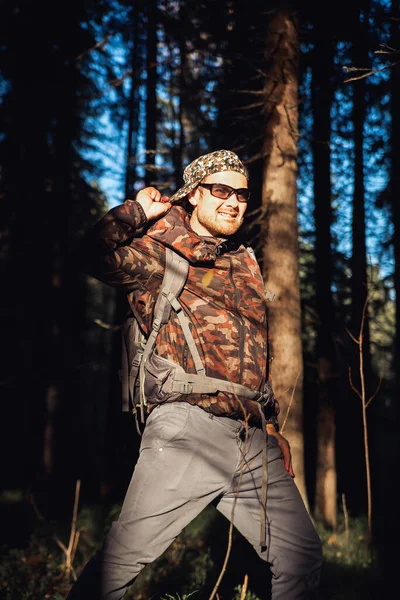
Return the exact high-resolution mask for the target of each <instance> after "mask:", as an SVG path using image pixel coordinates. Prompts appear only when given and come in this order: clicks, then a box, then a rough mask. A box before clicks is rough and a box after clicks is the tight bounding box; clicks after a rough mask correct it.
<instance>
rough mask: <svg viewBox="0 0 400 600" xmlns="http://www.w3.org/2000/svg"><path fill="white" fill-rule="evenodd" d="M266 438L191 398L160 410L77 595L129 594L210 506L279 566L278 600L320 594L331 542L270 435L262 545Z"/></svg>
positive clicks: (72, 597) (275, 572) (275, 576)
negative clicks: (322, 535)
mask: <svg viewBox="0 0 400 600" xmlns="http://www.w3.org/2000/svg"><path fill="white" fill-rule="evenodd" d="M264 443H265V437H264V435H263V433H262V431H261V430H260V429H258V428H249V431H248V436H247V441H245V436H244V435H243V424H242V422H241V421H235V420H232V419H228V418H225V417H212V416H210V415H209V414H208V413H206V412H205V411H204V410H202V409H201V408H198V407H196V406H191V405H190V404H188V403H186V402H174V403H172V404H164V405H161V406H159V407H157V408H156V409H154V410H153V412H152V413H151V414H150V416H149V418H148V420H147V424H146V428H145V431H144V434H143V438H142V443H141V447H140V456H139V460H138V462H137V464H136V467H135V470H134V473H133V477H132V480H131V483H130V485H129V488H128V491H127V493H126V496H125V500H124V503H123V506H122V509H121V513H120V516H119V519H118V521H116V522H114V523H113V525H112V526H111V529H110V531H109V533H108V535H107V537H106V540H105V543H104V545H103V547H102V549H101V550H100V551H99V552H98V553H97V554H96V555H95V556H94V557H93V558H92V559H91V560H90V561H89V562H88V564H87V565H86V567H85V569H84V570H83V571H82V573H81V575H80V576H79V578H78V580H77V581H76V583H75V584H74V585H73V587H72V589H71V591H70V593H69V595H68V598H67V600H76V599H77V598H80V599H83V598H85V599H88V598H90V599H91V600H96V599H99V600H100V599H104V598H107V599H108V600H117V599H118V598H122V597H123V596H124V594H125V592H126V591H127V589H128V588H129V587H130V586H131V585H132V583H133V581H134V579H135V578H136V576H137V575H138V574H139V573H140V571H141V570H142V569H143V567H145V566H146V565H147V564H149V563H151V562H152V561H154V560H155V559H156V558H158V557H159V556H160V555H161V554H162V553H163V552H164V551H165V550H166V549H167V548H168V546H169V545H170V544H171V543H172V542H173V541H174V540H175V538H176V537H177V536H178V535H179V533H180V532H181V531H182V529H183V528H184V527H185V526H186V525H188V524H189V523H190V522H191V521H192V520H193V519H194V518H195V517H196V516H197V515H198V514H199V513H200V512H201V511H202V510H203V509H204V508H205V507H206V506H207V505H208V504H209V503H210V502H212V501H213V500H215V499H219V502H218V505H217V508H218V510H219V511H220V512H221V513H222V514H223V515H225V516H226V517H227V518H228V519H231V518H232V510H233V507H234V502H235V497H236V498H237V500H236V505H235V509H234V519H233V521H234V525H235V527H236V528H237V529H238V530H239V531H240V532H241V533H242V534H243V535H244V536H245V537H246V538H247V540H248V541H249V542H250V544H252V545H253V546H254V549H255V551H256V552H257V554H258V555H259V556H260V557H261V559H262V560H264V561H266V562H267V563H268V564H269V565H270V568H271V572H272V598H273V600H300V599H302V600H303V599H310V598H314V597H315V593H316V590H317V588H318V582H319V573H320V568H321V564H322V552H321V542H320V539H319V537H318V535H317V534H316V532H315V529H314V526H313V524H312V522H311V519H310V517H309V515H308V512H307V510H306V508H305V506H304V504H303V501H302V499H301V496H300V494H299V492H298V490H297V487H296V485H295V483H294V481H293V479H292V478H291V477H290V476H289V474H288V473H287V472H286V470H285V469H284V466H283V461H282V458H281V452H280V450H279V447H278V446H277V443H276V440H275V439H274V438H273V436H269V438H268V497H267V510H266V514H267V546H266V548H265V549H264V550H262V549H261V547H260V545H259V542H260V501H259V498H260V494H261V475H262V448H263V444H264Z"/></svg>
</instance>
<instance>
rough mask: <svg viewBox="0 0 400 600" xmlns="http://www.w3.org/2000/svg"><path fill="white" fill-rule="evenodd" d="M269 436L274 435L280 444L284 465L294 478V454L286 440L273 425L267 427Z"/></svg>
mask: <svg viewBox="0 0 400 600" xmlns="http://www.w3.org/2000/svg"><path fill="white" fill-rule="evenodd" d="M267 433H268V435H273V436H274V437H275V439H276V441H277V442H278V446H279V448H280V450H281V452H282V458H283V465H284V467H285V469H286V471H287V472H288V473H289V475H290V476H291V477H294V471H293V467H292V454H291V452H290V445H289V442H288V441H287V439H286V438H284V437H283V435H281V434H280V433H278V432H277V431H276V429H275V427H274V426H273V425H269V424H268V425H267Z"/></svg>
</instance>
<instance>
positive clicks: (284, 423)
mask: <svg viewBox="0 0 400 600" xmlns="http://www.w3.org/2000/svg"><path fill="white" fill-rule="evenodd" d="M299 377H300V371H299V372H298V373H297V377H296V381H295V382H294V386H293V390H292V395H291V396H290V401H289V406H288V407H287V411H286V415H285V418H284V420H283V423H282V427H281V433H283V431H284V429H285V425H286V422H287V420H288V418H289V413H290V409H291V407H292V403H293V398H294V393H295V391H296V386H297V382H298V380H299Z"/></svg>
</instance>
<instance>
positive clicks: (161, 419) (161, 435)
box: [140, 402, 190, 452]
mask: <svg viewBox="0 0 400 600" xmlns="http://www.w3.org/2000/svg"><path fill="white" fill-rule="evenodd" d="M189 408H190V406H189V404H187V403H186V402H171V403H168V404H162V405H160V406H157V407H155V408H153V410H152V412H151V414H150V415H149V417H148V419H147V422H146V427H145V430H144V433H143V437H142V443H141V445H140V451H141V452H142V451H143V450H145V449H148V448H154V447H157V448H158V451H160V448H165V447H167V446H169V445H170V444H172V443H173V442H174V441H176V440H178V439H179V438H181V437H182V436H183V435H184V433H185V430H186V427H187V422H188V419H189Z"/></svg>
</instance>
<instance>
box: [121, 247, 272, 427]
mask: <svg viewBox="0 0 400 600" xmlns="http://www.w3.org/2000/svg"><path fill="white" fill-rule="evenodd" d="M247 250H248V252H249V253H250V255H251V256H252V257H253V258H254V260H256V257H255V255H254V252H253V250H252V249H251V248H247ZM165 252H166V254H165V270H164V277H163V281H162V283H161V287H160V293H159V295H158V298H157V301H156V304H155V307H154V312H153V322H152V330H151V332H150V334H149V335H148V337H146V336H145V334H144V333H143V331H142V329H141V328H140V325H139V323H138V321H137V320H136V318H135V316H134V315H133V314H132V315H130V316H129V317H128V318H127V319H126V320H125V321H124V322H123V324H122V326H121V334H122V364H121V370H120V380H121V383H122V410H123V411H124V412H132V413H133V414H134V415H135V421H136V428H137V430H138V433H139V434H140V435H141V431H140V427H139V420H138V412H140V420H141V422H142V423H144V422H145V406H146V404H147V401H148V400H151V402H152V403H164V402H168V401H169V402H171V401H173V400H176V399H177V398H179V397H180V396H182V395H184V394H191V393H203V394H216V393H218V392H229V393H233V394H236V395H238V396H243V397H245V398H250V399H252V400H256V401H258V402H259V404H260V408H261V406H263V407H264V408H265V407H266V406H267V405H269V406H270V407H272V404H273V405H274V396H273V391H272V387H271V384H270V382H269V381H267V382H266V383H265V385H264V389H263V391H262V392H260V391H258V390H252V389H250V388H247V387H245V386H243V385H241V384H239V383H232V382H230V381H227V380H224V379H218V378H215V377H209V376H207V375H206V371H205V367H204V365H203V362H202V360H201V358H200V355H199V352H198V350H197V347H196V344H195V341H194V339H193V336H192V334H191V331H190V327H189V320H188V318H187V317H186V315H185V313H184V311H183V310H182V306H181V304H180V302H179V296H180V294H181V292H182V290H183V288H184V286H185V283H186V279H187V276H188V272H189V262H188V261H187V260H186V259H185V258H184V257H183V256H181V255H180V254H177V253H176V252H175V251H174V250H172V249H171V248H166V249H165ZM267 299H269V300H273V295H271V294H270V293H269V292H267ZM171 310H174V311H175V313H176V315H177V317H178V319H179V322H180V325H181V328H182V331H183V333H184V335H185V339H186V343H187V345H188V348H189V351H190V353H191V355H192V358H193V361H194V365H195V369H196V373H195V374H191V373H186V372H185V371H184V369H183V368H182V367H181V366H180V365H178V364H176V363H174V362H172V361H169V360H167V359H165V358H163V357H160V356H158V355H157V354H155V352H153V350H154V346H155V342H156V339H157V336H158V332H159V331H160V328H161V326H162V325H164V324H165V323H168V320H169V318H170V315H171Z"/></svg>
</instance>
